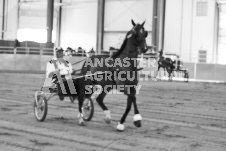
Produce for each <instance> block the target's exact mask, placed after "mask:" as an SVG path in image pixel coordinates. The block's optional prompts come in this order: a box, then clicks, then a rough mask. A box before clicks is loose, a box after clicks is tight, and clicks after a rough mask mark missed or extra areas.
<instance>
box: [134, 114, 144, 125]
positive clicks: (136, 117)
mask: <svg viewBox="0 0 226 151" xmlns="http://www.w3.org/2000/svg"><path fill="white" fill-rule="evenodd" d="M141 120H142V117H141V115H140V114H135V115H134V117H133V123H134V125H135V126H136V127H141Z"/></svg>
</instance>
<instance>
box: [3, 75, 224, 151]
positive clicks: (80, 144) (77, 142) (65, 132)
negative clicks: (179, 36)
mask: <svg viewBox="0 0 226 151" xmlns="http://www.w3.org/2000/svg"><path fill="white" fill-rule="evenodd" d="M43 81H44V75H38V74H37V75H32V74H12V73H10V74H6V73H1V75H0V102H1V105H0V146H1V147H0V150H10V151H14V150H15V151H20V150H28V151H29V150H32V151H41V150H48V151H49V150H54V151H56V150H64V151H70V150H73V151H74V150H97V151H99V150H100V151H105V150H136V151H137V150H140V151H145V150H148V151H226V85H225V84H210V83H192V82H191V83H183V82H165V81H158V82H154V81H145V82H140V84H141V85H142V88H141V91H140V94H138V95H137V103H138V108H139V110H140V113H141V115H142V117H143V121H142V127H141V128H139V129H138V128H136V127H135V126H134V125H133V121H132V118H133V109H132V110H131V112H130V114H129V116H128V117H127V121H126V123H125V126H126V129H125V131H124V132H117V131H116V130H115V127H116V125H117V121H118V120H119V119H120V118H121V116H122V114H123V112H124V109H125V107H126V96H124V95H120V94H118V95H108V96H107V97H106V98H105V102H106V105H107V106H108V107H109V109H110V110H111V113H112V123H111V124H110V125H108V124H106V123H105V122H104V113H103V112H102V111H101V109H100V107H99V106H98V105H97V103H96V102H95V112H94V117H93V119H92V121H91V122H87V125H86V126H79V125H78V119H77V114H78V107H77V102H76V101H75V103H70V101H69V99H68V98H66V99H65V100H64V101H62V102H61V101H59V99H58V98H57V97H54V98H52V99H51V100H50V101H49V110H48V115H47V118H46V120H45V121H44V122H37V121H36V120H35V117H34V114H33V101H34V92H35V91H36V90H38V89H39V88H40V87H41V85H42V84H43ZM62 115H63V118H59V117H61V116H62Z"/></svg>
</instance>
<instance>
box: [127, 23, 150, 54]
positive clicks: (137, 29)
mask: <svg viewBox="0 0 226 151" xmlns="http://www.w3.org/2000/svg"><path fill="white" fill-rule="evenodd" d="M132 24H133V28H132V30H131V31H130V32H129V33H128V36H127V37H128V38H129V37H131V38H133V43H134V44H135V45H136V46H137V48H138V51H139V53H145V52H146V51H147V50H148V47H147V43H146V37H147V36H148V32H147V31H146V30H145V29H144V24H145V21H144V22H143V23H142V24H135V23H134V21H133V20H132Z"/></svg>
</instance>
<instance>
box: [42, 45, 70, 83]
mask: <svg viewBox="0 0 226 151" xmlns="http://www.w3.org/2000/svg"><path fill="white" fill-rule="evenodd" d="M55 54H56V57H54V58H53V59H52V60H50V61H49V62H48V63H47V65H46V78H52V76H55V75H56V72H59V73H60V75H61V76H62V77H65V78H66V79H67V77H69V76H70V75H71V73H72V65H71V63H70V62H68V61H67V60H66V59H65V58H63V56H64V50H63V49H62V48H61V47H58V48H55Z"/></svg>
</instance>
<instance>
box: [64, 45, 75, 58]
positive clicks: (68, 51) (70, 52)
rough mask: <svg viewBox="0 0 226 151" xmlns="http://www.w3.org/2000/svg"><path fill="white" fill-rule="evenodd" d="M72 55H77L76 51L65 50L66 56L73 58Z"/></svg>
mask: <svg viewBox="0 0 226 151" xmlns="http://www.w3.org/2000/svg"><path fill="white" fill-rule="evenodd" d="M72 54H75V50H73V49H72V48H71V47H67V49H66V50H65V56H69V57H72Z"/></svg>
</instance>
